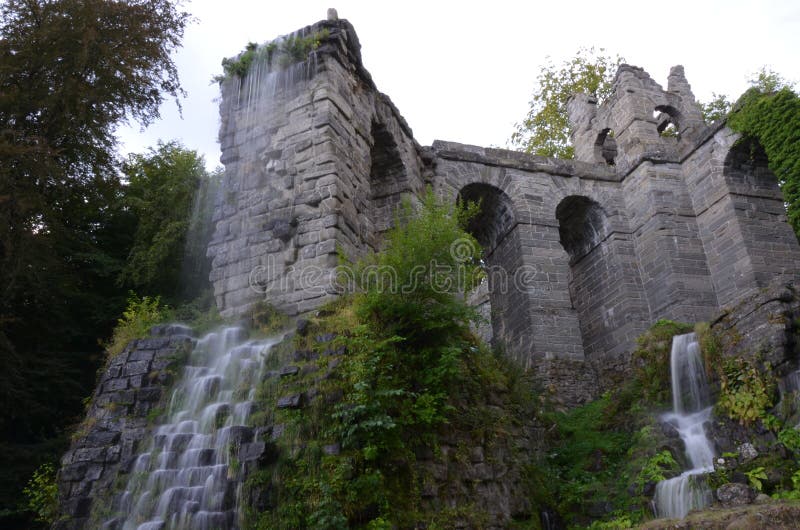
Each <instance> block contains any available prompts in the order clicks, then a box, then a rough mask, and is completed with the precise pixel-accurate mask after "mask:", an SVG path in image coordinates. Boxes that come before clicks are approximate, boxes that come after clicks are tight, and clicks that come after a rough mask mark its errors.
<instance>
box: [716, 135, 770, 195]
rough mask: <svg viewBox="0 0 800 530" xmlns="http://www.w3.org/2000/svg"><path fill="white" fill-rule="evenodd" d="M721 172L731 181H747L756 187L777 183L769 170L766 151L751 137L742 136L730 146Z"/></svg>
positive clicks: (767, 186)
mask: <svg viewBox="0 0 800 530" xmlns="http://www.w3.org/2000/svg"><path fill="white" fill-rule="evenodd" d="M723 172H724V174H725V178H726V180H728V181H729V182H732V183H741V184H744V183H747V184H749V185H751V186H753V187H757V188H774V187H775V186H776V185H777V184H778V181H777V179H776V178H775V176H774V175H773V174H772V172H771V171H770V170H769V160H768V159H767V153H766V151H764V148H763V147H762V146H761V144H760V143H759V141H758V140H757V139H756V138H753V137H746V138H742V139H740V140H739V141H738V142H736V143H735V144H734V145H733V147H731V150H730V151H728V154H727V155H726V156H725V165H724V169H723Z"/></svg>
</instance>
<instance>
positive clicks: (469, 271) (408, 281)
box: [352, 190, 483, 344]
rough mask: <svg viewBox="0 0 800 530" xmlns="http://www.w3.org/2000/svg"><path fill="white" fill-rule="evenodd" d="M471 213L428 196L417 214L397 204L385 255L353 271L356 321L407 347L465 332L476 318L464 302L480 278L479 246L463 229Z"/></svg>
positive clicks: (469, 209) (372, 256)
mask: <svg viewBox="0 0 800 530" xmlns="http://www.w3.org/2000/svg"><path fill="white" fill-rule="evenodd" d="M477 211H478V206H477V205H476V204H469V205H451V204H447V203H445V202H444V201H443V200H442V199H439V198H437V197H436V196H435V195H434V194H433V192H432V191H430V190H428V193H427V194H426V195H425V197H424V198H423V200H422V204H421V205H420V208H419V210H418V211H415V210H414V208H413V206H412V205H411V202H410V201H405V202H404V203H403V205H402V208H401V210H400V213H399V214H398V215H397V216H396V219H395V226H394V228H392V229H391V230H390V231H389V232H388V234H387V237H386V244H385V249H384V250H382V251H381V252H379V253H372V254H370V255H369V256H367V257H366V258H364V259H363V260H361V261H360V262H359V263H357V264H356V266H355V270H354V272H355V278H353V279H352V280H354V282H355V284H356V287H357V288H358V289H359V291H360V292H361V294H360V296H358V297H357V299H356V305H357V307H358V309H359V312H360V316H361V317H363V318H364V319H365V320H368V321H372V322H374V323H376V324H378V325H379V327H380V329H383V330H384V331H385V334H386V335H400V336H402V337H404V339H405V340H406V341H407V342H408V343H409V344H432V343H443V342H446V341H447V339H448V338H449V336H450V335H451V334H452V332H459V331H462V330H464V329H466V327H465V326H466V324H468V322H470V321H474V320H475V319H477V314H476V312H475V310H474V309H473V308H472V307H470V306H469V305H467V304H466V302H465V300H464V295H465V294H467V293H469V292H470V291H471V290H472V289H474V288H475V287H476V286H477V285H478V283H479V282H480V280H481V278H482V277H483V271H482V269H481V267H480V261H479V258H480V256H481V249H480V246H479V245H478V242H477V241H476V240H475V238H474V237H472V235H470V234H469V233H467V232H466V231H465V229H464V227H465V226H466V223H467V221H468V220H469V219H470V218H471V217H472V216H474V215H475V214H476V213H477Z"/></svg>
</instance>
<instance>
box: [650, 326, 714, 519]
mask: <svg viewBox="0 0 800 530" xmlns="http://www.w3.org/2000/svg"><path fill="white" fill-rule="evenodd" d="M670 367H671V371H672V407H673V412H672V413H671V414H666V415H665V416H664V421H667V422H669V423H670V424H672V425H673V426H675V428H676V429H677V430H678V433H679V434H680V437H681V439H682V440H683V443H684V445H685V446H686V456H687V457H688V459H689V462H690V463H691V466H692V467H691V469H689V470H687V471H684V472H683V473H681V474H680V475H679V476H677V477H674V478H671V479H668V480H662V481H661V482H659V483H658V484H657V485H656V494H655V505H656V515H657V516H658V517H674V518H683V517H685V516H686V514H687V513H689V510H693V509H697V508H702V507H704V506H707V505H708V504H710V503H711V501H712V498H711V491H710V490H709V488H708V487H707V486H706V484H705V482H704V481H703V480H702V479H700V480H698V479H699V478H700V477H701V475H703V474H705V473H709V472H710V471H713V469H714V449H713V447H712V445H711V441H710V440H709V439H708V437H707V436H706V432H705V427H704V426H703V424H705V423H706V422H707V421H708V420H709V418H710V416H711V409H712V406H711V403H710V399H709V394H708V384H707V382H706V376H705V370H704V367H703V361H702V359H701V357H700V346H699V345H698V343H697V338H696V337H695V334H694V333H687V334H686V335H678V336H676V337H674V338H673V339H672V352H671V354H670Z"/></svg>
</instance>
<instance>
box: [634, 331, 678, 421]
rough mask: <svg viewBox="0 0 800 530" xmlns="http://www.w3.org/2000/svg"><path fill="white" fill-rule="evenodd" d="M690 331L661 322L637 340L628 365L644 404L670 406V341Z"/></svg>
mask: <svg viewBox="0 0 800 530" xmlns="http://www.w3.org/2000/svg"><path fill="white" fill-rule="evenodd" d="M690 331H692V326H691V325H689V324H682V323H679V322H673V321H671V320H664V319H662V320H659V321H658V322H656V323H655V324H653V325H652V326H651V327H650V329H649V330H647V332H646V333H644V334H642V335H641V336H640V337H639V338H637V339H636V344H637V348H636V350H635V351H634V352H633V354H632V356H631V364H632V365H633V367H634V370H635V382H636V383H637V384H639V385H641V395H642V398H643V400H644V402H645V403H650V404H654V405H660V404H666V403H670V402H671V395H672V388H671V386H670V379H669V377H668V374H669V372H670V364H669V363H670V352H671V351H672V337H674V336H675V335H681V334H684V333H689V332H690Z"/></svg>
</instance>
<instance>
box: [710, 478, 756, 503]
mask: <svg viewBox="0 0 800 530" xmlns="http://www.w3.org/2000/svg"><path fill="white" fill-rule="evenodd" d="M755 498H756V492H755V491H754V490H753V488H751V487H750V486H748V485H747V484H741V483H739V482H729V483H728V484H723V485H722V486H720V487H719V488H717V500H718V501H719V502H720V503H721V504H722V506H723V507H725V508H732V507H734V506H744V505H745V504H751V503H752V502H753V501H754V500H755Z"/></svg>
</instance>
